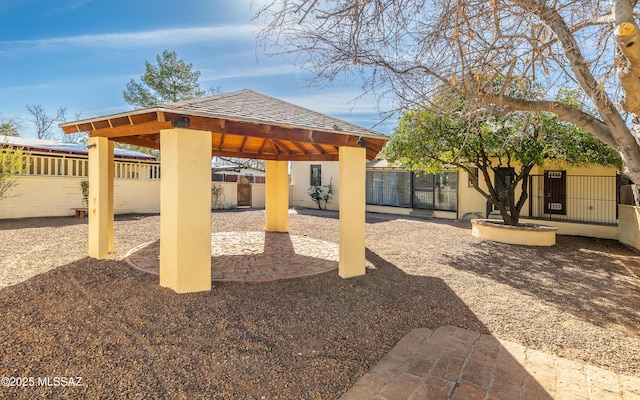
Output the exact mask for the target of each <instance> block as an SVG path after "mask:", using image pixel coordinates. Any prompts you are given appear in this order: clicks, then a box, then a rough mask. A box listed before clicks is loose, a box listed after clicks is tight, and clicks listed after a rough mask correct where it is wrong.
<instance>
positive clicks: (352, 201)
mask: <svg viewBox="0 0 640 400" xmlns="http://www.w3.org/2000/svg"><path fill="white" fill-rule="evenodd" d="M339 157H340V172H339V177H340V183H339V185H340V193H339V195H338V201H339V205H340V224H339V226H340V233H339V237H340V243H339V248H340V261H339V263H338V275H340V277H342V278H350V277H352V276H359V275H364V274H365V203H366V198H365V184H366V181H365V179H366V178H365V171H366V163H367V158H366V150H365V149H364V148H360V147H345V146H342V147H340V150H339Z"/></svg>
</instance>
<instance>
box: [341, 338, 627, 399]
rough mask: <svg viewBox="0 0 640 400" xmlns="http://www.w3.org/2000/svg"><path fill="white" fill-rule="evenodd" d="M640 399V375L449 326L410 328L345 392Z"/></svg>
mask: <svg viewBox="0 0 640 400" xmlns="http://www.w3.org/2000/svg"><path fill="white" fill-rule="evenodd" d="M365 399H375V400H418V399H420V400H422V399H434V400H437V399H452V400H455V399H464V400H476V399H496V400H497V399H506V400H511V399H526V400H547V399H575V400H607V399H615V400H640V378H637V377H632V376H625V375H620V374H616V373H614V372H611V371H608V370H605V369H602V368H598V367H595V366H591V365H587V364H582V363H579V362H575V361H570V360H566V359H562V358H558V357H555V356H552V355H549V354H546V353H543V352H541V351H537V350H533V349H530V348H527V347H524V346H522V345H519V344H516V343H512V342H508V341H505V340H500V339H496V338H494V337H493V336H490V335H482V334H480V333H477V332H473V331H469V330H466V329H462V328H456V327H452V326H445V327H440V328H437V329H436V330H433V331H432V330H430V329H427V328H421V329H416V330H414V331H412V332H410V333H409V334H408V335H407V336H405V337H404V338H403V339H402V340H400V342H398V344H397V345H396V346H395V347H394V348H393V349H392V350H391V351H390V352H389V353H388V354H387V355H386V356H385V357H384V358H383V359H382V360H381V361H380V362H379V363H378V364H377V365H376V366H375V367H373V368H372V369H371V370H370V371H369V372H367V373H366V374H365V375H363V376H362V377H361V378H360V379H359V380H358V381H357V382H356V384H355V385H354V386H353V387H352V388H351V389H350V390H349V391H348V392H347V393H345V394H344V395H343V396H342V397H341V400H365Z"/></svg>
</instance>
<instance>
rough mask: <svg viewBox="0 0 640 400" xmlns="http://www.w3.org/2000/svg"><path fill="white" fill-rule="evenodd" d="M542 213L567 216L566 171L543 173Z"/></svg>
mask: <svg viewBox="0 0 640 400" xmlns="http://www.w3.org/2000/svg"><path fill="white" fill-rule="evenodd" d="M544 213H545V214H560V215H566V214H567V171H544Z"/></svg>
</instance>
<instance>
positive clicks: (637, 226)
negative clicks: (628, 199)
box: [618, 204, 640, 250]
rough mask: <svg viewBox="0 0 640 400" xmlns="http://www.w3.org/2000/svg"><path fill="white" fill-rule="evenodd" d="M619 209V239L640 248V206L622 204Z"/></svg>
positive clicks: (637, 248)
mask: <svg viewBox="0 0 640 400" xmlns="http://www.w3.org/2000/svg"><path fill="white" fill-rule="evenodd" d="M618 209H619V214H618V216H619V226H618V240H619V241H620V243H623V244H626V245H627V246H630V247H633V248H634V249H636V250H640V207H635V206H629V205H625V204H620V205H619V206H618Z"/></svg>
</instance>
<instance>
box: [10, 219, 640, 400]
mask: <svg viewBox="0 0 640 400" xmlns="http://www.w3.org/2000/svg"><path fill="white" fill-rule="evenodd" d="M305 214H306V215H305ZM317 214H318V212H317V211H305V210H299V212H298V214H292V215H291V216H290V217H291V218H290V229H291V233H292V234H298V235H304V234H306V235H308V236H311V237H315V238H319V239H323V240H328V241H333V242H337V241H338V220H337V219H336V218H335V217H336V214H335V213H330V212H328V213H326V214H324V213H323V214H324V215H323V216H318V215H317ZM263 224H264V212H263V211H259V210H258V211H236V212H217V213H215V214H214V216H213V223H212V228H213V230H214V231H241V230H247V231H255V230H260V229H261V228H262V227H263ZM115 236H116V249H117V252H116V254H115V255H114V259H113V260H105V261H96V260H91V259H88V258H86V253H87V243H86V242H87V239H86V238H87V225H86V220H79V219H76V218H72V217H70V218H33V219H24V220H2V221H0V243H1V244H2V245H1V247H0V287H1V286H4V287H3V288H2V289H0V309H1V310H2V312H3V318H2V320H1V322H0V332H2V342H1V343H0V351H1V354H2V357H1V358H0V376H12V377H34V378H37V377H50V378H51V379H52V382H53V377H82V378H83V379H82V384H83V386H81V387H39V388H0V397H22V398H34V397H36V396H38V397H42V398H116V397H117V398H120V397H124V398H141V399H142V398H149V397H154V398H196V397H200V398H201V397H204V398H212V399H218V398H219V399H335V398H337V397H339V396H340V395H341V394H342V393H344V392H345V391H346V390H347V389H348V388H349V387H350V386H351V385H352V384H353V383H354V382H355V381H356V380H357V378H359V377H360V376H361V375H362V374H363V373H364V372H366V371H367V370H368V369H370V368H371V367H372V366H373V365H375V363H376V362H377V361H378V360H379V359H380V358H382V357H383V356H384V355H385V354H386V353H387V352H388V351H389V350H390V349H391V348H392V347H393V346H394V345H395V344H396V343H397V342H398V340H400V338H402V337H403V336H404V335H405V334H407V333H408V332H409V331H411V330H412V329H414V328H418V327H428V328H432V329H434V328H436V327H438V326H444V325H454V326H458V327H463V328H468V329H473V330H476V331H478V332H481V333H489V334H492V335H494V336H495V337H498V338H501V339H506V340H510V341H514V342H518V343H520V344H522V345H525V346H530V347H532V348H535V349H538V350H542V351H546V352H549V353H553V354H556V355H558V356H560V357H566V358H569V359H573V360H577V361H584V362H588V363H590V364H594V365H598V366H601V367H604V368H607V369H610V370H613V371H616V372H620V373H624V374H627V375H634V376H640V307H639V305H640V278H639V276H638V275H640V256H638V254H637V253H634V252H632V251H630V250H628V249H626V248H625V247H623V246H621V245H620V244H619V243H617V242H615V241H607V240H596V239H587V238H578V237H564V236H560V237H559V238H558V244H557V245H556V246H554V247H552V248H528V247H524V246H508V245H502V244H497V243H492V242H488V241H482V240H479V239H475V238H473V237H471V233H470V225H469V223H468V222H453V221H441V220H430V221H417V220H408V219H400V218H393V217H389V216H381V215H378V216H375V217H374V216H370V217H368V219H367V259H368V260H369V261H371V262H372V263H373V265H375V268H372V269H369V270H368V271H367V275H366V276H363V277H357V278H352V279H348V280H343V279H341V278H339V277H338V276H337V274H336V273H335V272H330V273H326V274H321V275H316V276H310V277H305V278H299V279H292V280H286V281H276V282H267V283H253V284H252V283H215V284H214V287H213V290H212V291H211V292H207V293H195V294H186V295H178V294H175V293H174V292H172V291H171V290H168V289H165V288H161V287H160V286H159V285H158V277H157V276H153V275H149V274H145V273H142V272H139V271H136V270H134V269H132V268H131V267H129V266H128V265H127V264H126V263H124V262H122V261H119V260H121V259H122V258H123V257H124V255H125V253H126V252H127V251H128V250H129V249H130V248H132V247H134V246H136V245H138V244H140V243H143V242H148V241H151V240H155V239H157V238H158V237H159V217H158V216H121V217H117V218H116V223H115ZM36 383H37V382H36Z"/></svg>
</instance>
